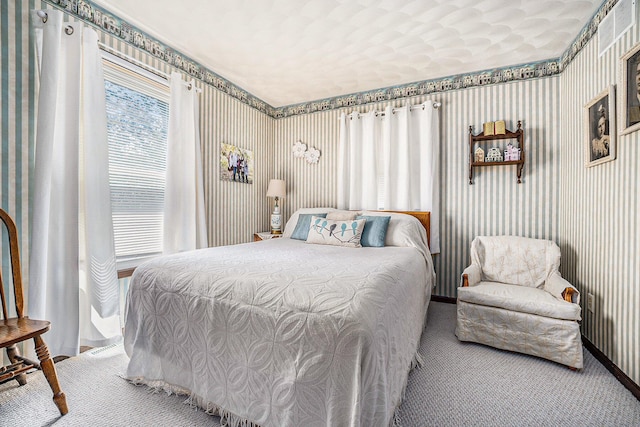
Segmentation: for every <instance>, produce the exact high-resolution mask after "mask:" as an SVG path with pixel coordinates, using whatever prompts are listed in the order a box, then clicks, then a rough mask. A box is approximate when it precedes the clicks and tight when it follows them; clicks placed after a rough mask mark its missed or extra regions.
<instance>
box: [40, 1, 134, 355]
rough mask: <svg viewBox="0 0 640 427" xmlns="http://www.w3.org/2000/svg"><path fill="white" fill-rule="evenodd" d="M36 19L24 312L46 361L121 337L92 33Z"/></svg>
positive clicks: (58, 19)
mask: <svg viewBox="0 0 640 427" xmlns="http://www.w3.org/2000/svg"><path fill="white" fill-rule="evenodd" d="M47 15H48V16H47V20H46V22H43V20H42V19H40V18H39V17H38V16H37V15H36V13H34V14H33V22H34V29H35V35H36V37H35V39H36V47H37V53H38V60H39V62H38V63H39V65H40V67H39V77H40V78H39V83H40V86H39V93H38V119H37V124H36V144H35V170H34V198H33V220H32V224H31V226H32V230H31V254H30V255H31V256H30V260H29V261H30V262H29V292H28V295H29V299H28V313H29V316H30V317H32V318H36V319H46V320H49V321H51V325H52V326H51V330H50V331H49V332H48V333H47V334H46V340H47V342H48V344H49V349H50V351H51V353H52V355H70V356H72V355H76V354H78V352H79V348H80V345H90V346H103V345H108V344H110V343H113V342H116V341H118V340H119V339H121V333H120V319H119V287H118V279H117V272H116V264H115V251H114V244H113V225H112V218H111V193H110V188H109V175H108V170H109V169H108V167H109V166H108V158H109V156H108V145H107V126H106V110H105V95H104V78H103V73H102V62H101V59H100V54H99V50H98V35H97V34H96V32H95V31H94V30H92V29H90V28H84V26H83V25H81V24H79V23H65V22H63V14H62V12H60V11H56V10H47Z"/></svg>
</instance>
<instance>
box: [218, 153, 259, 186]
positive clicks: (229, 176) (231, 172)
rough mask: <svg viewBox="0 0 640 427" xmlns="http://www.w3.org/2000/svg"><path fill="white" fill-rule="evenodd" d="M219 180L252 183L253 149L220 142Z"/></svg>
mask: <svg viewBox="0 0 640 427" xmlns="http://www.w3.org/2000/svg"><path fill="white" fill-rule="evenodd" d="M220 180H222V181H231V182H241V183H244V184H253V151H251V150H245V149H244V148H240V147H236V146H235V145H231V144H225V143H222V144H221V147H220Z"/></svg>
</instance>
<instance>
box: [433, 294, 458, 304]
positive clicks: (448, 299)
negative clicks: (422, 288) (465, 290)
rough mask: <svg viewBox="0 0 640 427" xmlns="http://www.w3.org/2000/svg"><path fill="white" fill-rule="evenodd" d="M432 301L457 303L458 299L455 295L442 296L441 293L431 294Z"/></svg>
mask: <svg viewBox="0 0 640 427" xmlns="http://www.w3.org/2000/svg"><path fill="white" fill-rule="evenodd" d="M431 301H435V302H444V303H447V304H455V303H456V299H455V298H453V297H441V296H440V295H431Z"/></svg>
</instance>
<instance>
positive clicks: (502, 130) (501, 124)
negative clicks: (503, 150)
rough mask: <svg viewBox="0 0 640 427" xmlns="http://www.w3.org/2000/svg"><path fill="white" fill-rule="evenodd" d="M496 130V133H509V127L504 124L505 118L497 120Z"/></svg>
mask: <svg viewBox="0 0 640 427" xmlns="http://www.w3.org/2000/svg"><path fill="white" fill-rule="evenodd" d="M494 132H495V134H496V135H504V134H506V133H507V127H506V126H505V124H504V120H498V121H497V122H495V129H494Z"/></svg>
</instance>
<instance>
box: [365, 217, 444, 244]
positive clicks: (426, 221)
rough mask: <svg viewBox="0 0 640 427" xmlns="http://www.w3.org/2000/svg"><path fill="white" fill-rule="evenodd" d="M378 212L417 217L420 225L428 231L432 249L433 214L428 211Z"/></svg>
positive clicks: (428, 240)
mask: <svg viewBox="0 0 640 427" xmlns="http://www.w3.org/2000/svg"><path fill="white" fill-rule="evenodd" d="M378 212H393V213H402V214H407V215H411V216H412V217H415V218H416V219H417V220H418V221H420V224H422V226H423V227H424V229H425V230H426V231H427V243H428V244H429V247H431V212H427V211H378Z"/></svg>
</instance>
